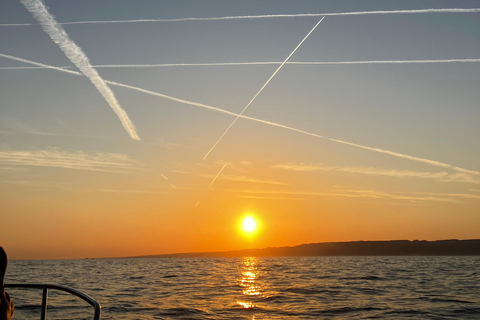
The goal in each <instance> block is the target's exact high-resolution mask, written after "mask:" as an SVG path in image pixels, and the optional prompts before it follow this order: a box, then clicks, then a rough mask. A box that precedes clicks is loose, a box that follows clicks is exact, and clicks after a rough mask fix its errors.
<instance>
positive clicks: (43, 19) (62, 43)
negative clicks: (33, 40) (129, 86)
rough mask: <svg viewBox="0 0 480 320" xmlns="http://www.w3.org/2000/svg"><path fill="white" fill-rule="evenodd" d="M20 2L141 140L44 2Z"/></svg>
mask: <svg viewBox="0 0 480 320" xmlns="http://www.w3.org/2000/svg"><path fill="white" fill-rule="evenodd" d="M20 2H21V3H22V4H23V5H24V6H25V8H26V9H27V10H28V11H29V12H30V13H31V14H32V16H33V17H34V18H35V19H37V21H38V22H39V23H40V25H41V27H42V29H43V30H44V31H45V32H46V33H47V34H48V35H49V36H50V38H51V39H52V40H53V42H55V43H56V44H57V45H58V46H59V47H60V49H61V50H62V51H63V53H64V54H65V55H66V56H67V58H68V59H69V60H70V61H71V62H72V63H73V64H75V65H76V66H77V68H78V69H79V70H80V71H82V73H83V74H84V75H85V76H86V77H87V78H88V79H89V80H90V81H91V82H92V84H93V85H94V86H95V88H97V90H98V91H99V92H100V94H101V95H102V96H103V98H104V99H105V100H106V101H107V103H108V104H109V105H110V107H111V108H112V109H113V111H114V112H115V113H116V114H117V116H118V118H119V119H120V121H121V122H122V125H123V127H124V128H125V130H127V132H128V134H129V135H130V137H131V138H132V139H134V140H140V137H139V136H138V134H137V131H136V129H135V126H134V125H133V123H132V122H131V121H130V118H129V117H128V115H127V113H126V112H125V110H123V109H122V107H121V106H120V104H119V103H118V101H117V99H116V98H115V95H114V94H113V92H112V90H111V89H110V88H109V87H108V85H107V84H106V83H105V81H104V80H103V79H102V78H101V77H100V75H99V74H98V72H97V70H95V69H94V68H93V67H92V65H91V64H90V61H89V60H88V57H87V56H86V55H85V53H84V52H83V51H82V49H81V48H80V47H79V46H77V45H76V44H75V43H74V42H73V41H72V40H71V39H70V37H69V36H68V34H67V33H66V32H65V30H64V29H63V27H62V26H61V25H59V24H58V22H57V21H55V19H54V18H53V16H52V15H51V14H50V13H49V12H48V10H47V8H46V7H45V4H44V3H43V2H42V0H20Z"/></svg>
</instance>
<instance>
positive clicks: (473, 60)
mask: <svg viewBox="0 0 480 320" xmlns="http://www.w3.org/2000/svg"><path fill="white" fill-rule="evenodd" d="M456 62H480V59H436V60H433V59H429V60H357V61H287V62H286V63H285V64H288V65H342V64H352V65H356V64H428V63H456ZM277 64H282V62H281V61H263V62H262V61H259V62H212V63H157V64H97V65H92V66H93V67H94V68H166V67H223V66H255V65H277ZM57 68H62V69H70V68H73V67H71V66H59V67H57ZM37 69H40V70H42V69H49V68H48V67H0V70H37Z"/></svg>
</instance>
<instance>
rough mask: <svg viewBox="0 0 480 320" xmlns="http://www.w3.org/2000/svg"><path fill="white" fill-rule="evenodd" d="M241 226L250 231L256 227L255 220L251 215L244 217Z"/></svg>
mask: <svg viewBox="0 0 480 320" xmlns="http://www.w3.org/2000/svg"><path fill="white" fill-rule="evenodd" d="M242 227H243V230H244V231H246V232H252V231H253V230H255V228H256V227H257V223H256V222H255V220H253V218H252V217H246V218H245V219H243V224H242Z"/></svg>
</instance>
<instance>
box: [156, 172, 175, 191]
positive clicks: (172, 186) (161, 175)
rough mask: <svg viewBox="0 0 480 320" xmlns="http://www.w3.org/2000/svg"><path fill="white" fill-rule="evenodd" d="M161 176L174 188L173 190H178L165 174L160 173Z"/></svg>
mask: <svg viewBox="0 0 480 320" xmlns="http://www.w3.org/2000/svg"><path fill="white" fill-rule="evenodd" d="M160 176H161V177H162V178H163V179H165V180H166V181H167V183H168V184H169V186H170V187H172V189H177V187H176V186H174V185H173V184H172V183H171V182H170V180H169V179H168V178H167V177H166V176H165V175H164V174H163V173H160Z"/></svg>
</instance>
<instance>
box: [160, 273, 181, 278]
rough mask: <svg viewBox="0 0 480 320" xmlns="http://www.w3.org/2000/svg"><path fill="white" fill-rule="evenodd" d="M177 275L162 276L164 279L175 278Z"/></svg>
mask: <svg viewBox="0 0 480 320" xmlns="http://www.w3.org/2000/svg"><path fill="white" fill-rule="evenodd" d="M177 277H178V276H177V275H175V274H170V275H167V276H163V277H162V278H164V279H166V278H177Z"/></svg>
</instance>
